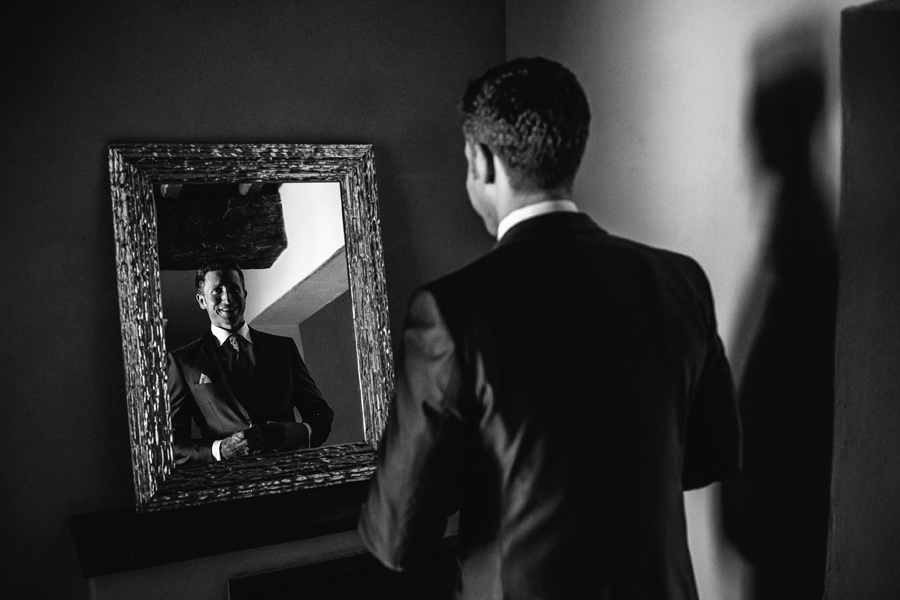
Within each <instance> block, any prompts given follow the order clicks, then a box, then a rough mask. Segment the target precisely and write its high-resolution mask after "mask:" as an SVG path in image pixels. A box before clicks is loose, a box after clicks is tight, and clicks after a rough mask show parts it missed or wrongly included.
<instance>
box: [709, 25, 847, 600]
mask: <svg viewBox="0 0 900 600" xmlns="http://www.w3.org/2000/svg"><path fill="white" fill-rule="evenodd" d="M818 39H819V38H818V36H817V32H816V31H815V30H814V29H810V28H809V27H808V26H806V25H803V26H800V28H799V29H798V28H797V27H795V26H791V27H789V28H787V29H785V30H783V31H779V32H777V34H776V35H775V36H774V37H773V38H769V37H767V38H766V39H765V40H761V42H760V45H759V47H758V50H757V52H756V54H755V55H754V60H755V64H754V67H755V68H756V81H755V82H754V83H755V86H754V90H753V96H752V109H751V110H752V113H751V122H752V127H753V134H754V137H755V141H756V142H757V148H758V152H759V159H760V162H761V164H762V166H763V167H764V168H765V169H767V170H769V171H770V172H771V173H772V174H774V175H775V176H776V180H777V182H778V187H777V191H776V195H775V198H774V204H773V206H772V221H771V227H770V230H769V231H768V234H767V236H768V237H767V246H766V254H765V257H764V261H763V268H764V270H765V271H766V272H767V278H766V280H767V281H769V282H770V287H769V289H768V293H767V297H766V299H765V304H764V305H763V306H764V308H763V312H762V318H761V321H760V324H759V328H758V329H757V331H756V334H755V337H754V338H753V340H752V343H751V345H750V350H749V354H748V355H747V362H746V365H745V367H744V369H743V376H742V377H741V378H740V379H739V381H738V393H739V402H740V410H741V418H742V425H743V433H744V467H743V470H742V472H741V473H740V474H739V475H738V476H737V477H735V478H733V479H731V480H728V481H725V482H723V484H722V511H723V514H722V516H723V526H724V531H725V535H726V537H727V538H728V539H729V541H730V542H731V543H732V544H734V546H735V547H736V548H737V549H738V550H739V552H740V553H741V554H742V555H743V556H744V558H745V559H746V560H747V561H748V562H750V563H751V565H752V566H753V573H754V574H753V590H754V591H753V597H754V598H757V599H763V598H765V599H766V600H772V599H777V598H791V599H792V600H798V599H803V598H815V599H816V600H819V599H821V598H822V593H823V587H824V579H825V556H826V543H827V531H828V511H829V496H830V478H831V450H832V425H833V423H832V422H833V407H834V383H833V382H834V375H833V374H834V334H835V313H836V297H837V252H836V247H835V240H834V233H833V220H832V217H831V214H830V211H829V208H828V206H827V204H826V202H825V199H824V197H823V194H822V193H821V192H820V190H819V189H818V187H817V185H816V182H815V180H814V177H813V175H812V164H811V163H812V155H811V147H812V138H813V133H814V130H815V127H816V125H817V123H818V122H819V120H820V117H821V114H822V112H823V111H822V109H823V104H824V92H825V75H824V67H823V61H822V56H821V52H820V44H818Z"/></svg>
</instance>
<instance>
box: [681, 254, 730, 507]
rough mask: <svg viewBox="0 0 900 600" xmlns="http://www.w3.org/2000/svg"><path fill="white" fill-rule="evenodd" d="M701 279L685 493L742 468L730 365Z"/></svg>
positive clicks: (683, 483)
mask: <svg viewBox="0 0 900 600" xmlns="http://www.w3.org/2000/svg"><path fill="white" fill-rule="evenodd" d="M697 268H698V269H699V267H697ZM701 274H702V273H701ZM702 277H703V279H702V280H703V282H704V284H705V304H706V306H707V307H708V310H707V340H706V346H707V352H706V360H705V362H704V364H703V370H702V371H701V373H700V377H699V379H698V381H697V385H696V387H695V391H694V396H693V399H692V401H691V404H690V406H689V410H688V418H687V429H686V439H685V454H684V466H683V471H682V485H683V487H684V489H686V490H689V489H695V488H700V487H704V486H707V485H709V484H711V483H714V482H716V481H719V480H722V479H725V478H726V477H729V476H731V475H734V474H735V473H737V472H738V471H739V470H740V468H741V423H740V417H739V413H738V406H737V399H736V393H735V387H734V381H733V379H732V376H731V366H730V364H729V363H728V359H727V357H726V356H725V348H724V346H723V344H722V340H721V338H720V337H719V334H718V332H717V326H716V318H715V310H714V308H713V299H712V292H711V290H710V289H709V283H708V282H707V280H706V276H705V275H703V276H702Z"/></svg>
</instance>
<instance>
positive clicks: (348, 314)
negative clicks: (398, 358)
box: [110, 144, 393, 511]
mask: <svg viewBox="0 0 900 600" xmlns="http://www.w3.org/2000/svg"><path fill="white" fill-rule="evenodd" d="M374 175H375V174H374V164H373V160H372V150H371V146H368V145H327V146H324V145H319V146H314V145H290V144H266V145H246V144H245V145H239V144H226V145H193V144H120V145H113V146H110V177H111V192H112V200H113V211H114V221H115V232H116V251H117V260H116V263H117V270H118V280H119V305H120V315H121V320H122V340H123V349H124V358H125V372H126V382H127V387H128V406H129V426H130V432H131V445H132V465H133V473H134V484H135V494H136V499H137V508H138V511H151V510H159V509H163V508H173V507H179V506H192V505H198V504H204V503H209V502H218V501H223V500H228V499H232V498H243V497H252V496H259V495H265V494H274V493H280V492H285V491H296V490H302V489H306V488H310V487H319V486H323V485H336V484H340V483H342V482H345V481H356V480H360V479H366V478H368V477H369V476H370V475H371V472H372V470H373V469H374V449H375V447H376V446H377V443H378V436H379V435H380V433H381V429H382V427H383V425H384V420H385V417H386V410H387V408H386V407H387V405H388V401H389V398H390V396H391V394H392V391H393V363H392V356H391V344H390V334H389V329H388V314H387V296H386V293H385V284H384V266H383V258H382V254H381V237H380V226H379V221H378V212H377V192H376V186H375V176H374ZM210 257H216V258H223V257H224V258H227V259H233V260H235V261H236V262H237V263H238V264H239V265H240V266H241V269H242V271H243V274H244V278H245V288H246V292H247V294H246V303H245V307H244V318H245V320H246V322H247V323H248V325H249V326H250V328H251V331H260V332H264V333H271V334H275V335H279V336H283V337H288V338H291V339H292V340H293V341H294V343H295V344H296V347H297V349H298V351H299V354H300V355H301V356H302V360H303V361H304V362H305V365H306V367H307V368H308V370H309V373H310V375H311V376H312V378H313V379H314V380H315V383H316V385H317V386H318V387H319V389H320V390H321V393H322V396H323V397H324V398H325V399H326V400H327V402H328V404H329V405H330V406H331V408H332V409H333V411H334V419H333V422H332V427H331V431H330V433H329V435H328V437H327V439H326V440H325V441H324V442H323V443H322V445H321V447H317V448H311V449H306V450H296V451H286V452H274V453H266V454H258V455H253V456H248V457H243V458H237V459H232V460H228V461H221V462H208V463H204V464H195V465H191V466H181V467H178V468H176V464H177V462H178V461H176V457H175V452H174V451H173V431H172V413H171V406H170V403H169V398H168V394H167V390H166V356H167V352H170V351H172V350H174V349H176V348H179V347H182V346H184V345H185V344H188V343H190V342H191V341H192V340H196V339H198V337H199V336H202V335H204V333H205V332H209V328H210V327H209V325H210V321H209V318H208V317H207V315H206V312H205V311H204V310H202V309H201V308H200V306H199V305H198V300H197V298H196V294H197V289H196V284H195V279H194V277H195V272H196V269H197V267H198V266H199V264H200V262H202V261H203V260H204V259H208V258H210ZM204 376H205V375H204ZM295 415H296V418H297V421H298V422H299V421H302V420H303V419H302V415H300V414H299V412H298V411H297V410H296V409H295ZM194 436H196V437H203V436H202V434H201V433H200V432H199V430H198V428H197V427H196V423H195V424H194V427H193V435H192V437H194ZM181 462H184V461H181Z"/></svg>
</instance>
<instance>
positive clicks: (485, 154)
mask: <svg viewBox="0 0 900 600" xmlns="http://www.w3.org/2000/svg"><path fill="white" fill-rule="evenodd" d="M475 151H476V160H478V161H480V163H481V164H480V166H483V167H484V168H483V169H482V172H483V173H484V182H485V183H494V182H495V181H496V180H497V172H496V170H495V168H494V158H495V157H494V153H493V152H491V149H490V148H488V147H487V145H486V144H477V145H476V146H475Z"/></svg>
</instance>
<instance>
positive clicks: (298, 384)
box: [167, 329, 334, 465]
mask: <svg viewBox="0 0 900 600" xmlns="http://www.w3.org/2000/svg"><path fill="white" fill-rule="evenodd" d="M250 336H251V337H252V339H253V352H254V355H255V357H256V370H255V374H254V378H253V390H254V396H253V398H251V399H249V400H248V402H247V407H245V406H244V405H243V404H241V402H239V401H238V398H237V397H236V396H235V394H234V392H233V390H232V386H231V384H230V383H229V380H228V374H227V371H226V369H225V367H224V365H223V364H222V361H221V360H220V358H219V356H220V355H219V342H218V340H217V339H216V337H215V336H214V335H213V334H212V332H207V333H206V334H204V335H203V336H201V337H200V338H199V339H197V340H195V341H193V342H191V343H190V344H187V345H186V346H182V347H181V348H179V349H178V350H175V351H174V352H171V353H169V357H168V384H167V385H168V392H169V405H170V406H169V411H170V415H171V418H172V437H173V445H174V449H175V463H176V464H177V465H183V464H197V463H204V462H210V461H213V460H215V459H214V458H213V456H212V443H213V442H214V441H215V440H219V439H223V438H225V437H228V436H229V435H231V434H233V433H236V432H238V431H241V430H244V429H247V428H248V427H250V426H251V425H252V424H254V423H256V424H258V425H263V424H265V422H266V421H282V422H284V421H289V422H293V421H295V416H294V412H293V410H294V407H295V406H296V407H297V410H299V411H300V415H301V416H302V417H303V421H304V422H306V423H309V425H310V427H311V428H312V437H311V439H310V445H311V446H319V445H321V444H322V442H324V441H325V439H326V438H327V437H328V434H329V433H330V432H331V421H332V418H333V416H334V411H332V410H331V407H329V406H328V403H327V402H326V401H325V399H324V398H323V397H322V393H321V392H320V391H319V388H318V387H317V386H316V383H315V381H313V379H312V377H311V376H310V374H309V370H308V369H307V368H306V364H304V362H303V359H302V358H301V357H300V352H299V351H298V350H297V345H296V344H295V343H294V341H293V340H292V339H290V338H287V337H282V336H277V335H272V334H269V333H264V332H262V331H257V330H255V329H251V334H250ZM204 375H205V376H206V377H205V378H204V377H203V376H204ZM201 379H202V380H203V381H204V383H201ZM207 379H208V380H210V381H209V382H206V381H207ZM191 421H193V422H195V423H196V424H197V427H198V428H199V430H200V434H201V436H202V437H201V439H197V438H192V437H191Z"/></svg>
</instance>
